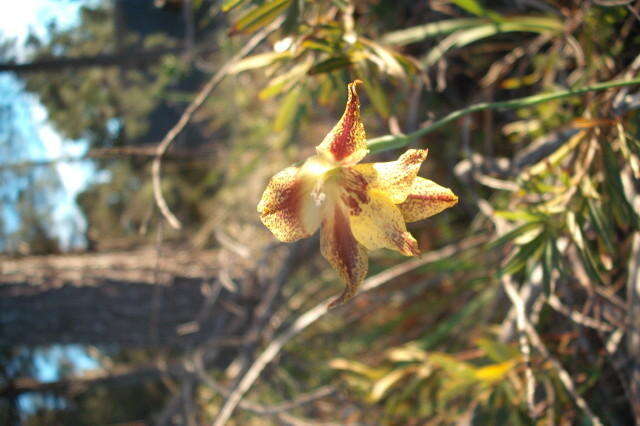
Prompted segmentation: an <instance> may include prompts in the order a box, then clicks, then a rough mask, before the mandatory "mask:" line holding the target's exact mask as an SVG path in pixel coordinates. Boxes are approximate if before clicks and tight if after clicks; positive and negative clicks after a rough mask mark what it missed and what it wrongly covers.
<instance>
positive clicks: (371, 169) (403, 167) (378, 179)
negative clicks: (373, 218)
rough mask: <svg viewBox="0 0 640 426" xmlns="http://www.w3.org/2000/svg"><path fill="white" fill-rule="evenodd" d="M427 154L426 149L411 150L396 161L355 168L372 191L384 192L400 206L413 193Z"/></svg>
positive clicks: (367, 164)
mask: <svg viewBox="0 0 640 426" xmlns="http://www.w3.org/2000/svg"><path fill="white" fill-rule="evenodd" d="M427 153H428V150H426V149H410V150H408V151H407V152H405V153H404V154H402V155H401V156H400V157H399V158H398V159H397V160H396V161H389V162H387V163H365V164H357V165H355V166H353V168H354V169H355V170H356V171H358V172H359V173H360V174H361V175H363V176H364V177H365V179H366V180H367V182H368V184H369V187H370V188H371V189H377V190H379V191H381V192H384V193H385V194H386V195H387V196H388V197H389V199H391V201H392V202H393V203H394V204H399V203H402V202H403V201H404V200H405V199H406V198H407V196H408V195H409V193H410V192H411V187H412V185H413V181H414V180H415V178H416V176H417V175H418V171H419V170H420V166H421V165H422V162H423V161H424V160H425V159H426V158H427Z"/></svg>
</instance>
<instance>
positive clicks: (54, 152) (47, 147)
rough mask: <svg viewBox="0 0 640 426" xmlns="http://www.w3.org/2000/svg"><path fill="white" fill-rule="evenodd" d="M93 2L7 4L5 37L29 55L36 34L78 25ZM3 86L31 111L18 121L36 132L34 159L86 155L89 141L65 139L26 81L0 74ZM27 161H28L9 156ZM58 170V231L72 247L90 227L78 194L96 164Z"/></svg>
mask: <svg viewBox="0 0 640 426" xmlns="http://www.w3.org/2000/svg"><path fill="white" fill-rule="evenodd" d="M91 2H93V0H91V1H78V0H75V1H69V0H18V1H15V2H12V3H11V6H10V7H5V8H3V11H2V13H0V38H2V39H6V38H12V39H16V40H17V46H18V51H17V56H18V58H20V59H24V58H25V54H26V52H25V50H24V49H21V48H20V46H21V45H22V44H23V42H24V40H26V38H27V36H28V35H29V33H30V32H32V33H35V34H37V35H39V36H41V37H44V36H46V27H47V25H48V24H49V23H51V22H52V21H55V22H56V24H57V26H58V27H59V28H65V27H69V26H72V25H74V24H75V23H76V22H77V21H78V16H79V10H80V7H81V6H82V5H83V4H87V3H91ZM0 84H2V85H3V86H4V88H5V90H7V89H8V90H9V91H10V92H15V93H17V99H15V100H12V101H11V102H12V103H14V107H18V108H20V109H21V110H25V111H26V112H25V113H24V114H21V117H22V118H21V122H20V123H16V124H17V127H18V128H19V129H20V131H21V133H23V134H25V135H27V134H28V135H31V136H30V137H29V146H28V147H27V149H26V150H25V152H28V153H29V157H30V158H29V159H31V160H41V159H56V158H60V157H65V156H81V155H82V154H84V153H85V152H86V150H87V144H86V143H85V142H83V141H70V140H65V139H63V138H62V137H61V136H60V135H59V134H58V133H57V132H56V131H55V129H54V128H53V127H52V126H51V125H50V123H49V122H48V118H47V111H46V109H45V108H44V107H43V106H42V105H41V104H40V103H39V101H38V99H37V98H36V97H35V96H34V95H31V94H28V93H26V92H25V91H24V90H23V89H22V87H23V86H22V83H21V82H20V80H18V79H17V78H16V77H15V76H13V75H7V74H5V75H3V76H0ZM6 160H8V161H9V162H10V161H11V160H13V161H16V160H23V159H5V161H6ZM56 172H57V174H58V176H59V178H60V181H61V183H62V186H63V191H60V192H59V193H58V194H56V195H55V199H54V200H53V201H54V210H53V212H52V216H53V220H54V224H55V226H54V229H53V232H54V234H55V235H56V236H57V237H58V238H59V240H60V242H61V244H62V247H65V248H72V247H73V245H74V241H73V236H74V235H77V231H78V230H79V231H82V230H84V229H85V228H86V221H85V219H84V217H83V216H82V214H81V213H80V210H79V209H78V207H77V205H76V203H75V197H76V195H77V194H78V193H79V192H81V191H82V190H83V189H84V188H86V186H87V184H88V183H89V182H90V181H91V179H92V176H93V175H94V173H95V170H94V168H93V166H92V164H91V163H90V162H68V163H59V164H58V165H56ZM8 222H9V223H8V225H9V226H11V225H14V226H15V220H11V219H9V221H8Z"/></svg>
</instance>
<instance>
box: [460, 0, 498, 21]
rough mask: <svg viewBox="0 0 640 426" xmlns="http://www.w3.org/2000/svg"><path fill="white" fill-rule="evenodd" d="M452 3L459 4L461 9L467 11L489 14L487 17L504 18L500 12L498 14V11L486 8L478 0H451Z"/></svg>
mask: <svg viewBox="0 0 640 426" xmlns="http://www.w3.org/2000/svg"><path fill="white" fill-rule="evenodd" d="M451 3H453V4H455V5H456V6H458V7H459V8H461V9H464V10H466V11H467V12H469V13H471V14H472V15H476V16H487V17H489V18H492V19H494V20H500V19H502V17H501V16H500V14H498V13H496V12H493V11H490V10H486V9H485V8H484V7H483V6H482V5H481V4H480V3H479V2H477V1H476V0H451Z"/></svg>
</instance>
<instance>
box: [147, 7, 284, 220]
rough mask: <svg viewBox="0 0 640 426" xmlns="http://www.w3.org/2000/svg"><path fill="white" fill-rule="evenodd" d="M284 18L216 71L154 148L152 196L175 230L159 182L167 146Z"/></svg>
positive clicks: (276, 21) (254, 37)
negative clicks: (214, 91)
mask: <svg viewBox="0 0 640 426" xmlns="http://www.w3.org/2000/svg"><path fill="white" fill-rule="evenodd" d="M283 19H284V18H279V19H276V20H275V21H274V22H273V23H272V24H271V25H269V26H267V27H265V28H264V29H263V30H262V31H260V32H258V33H257V34H256V35H254V36H253V37H252V38H251V39H249V41H247V43H246V44H245V45H244V46H243V47H242V49H240V51H239V52H238V53H237V54H236V55H234V56H233V57H232V58H231V59H230V60H229V61H227V62H226V63H225V64H224V65H223V66H222V68H220V69H219V70H218V72H217V73H215V74H214V75H213V77H211V79H210V80H209V81H208V82H207V84H205V85H204V87H203V88H202V90H200V92H199V93H198V95H197V96H196V98H195V99H194V100H193V102H191V104H190V105H189V106H188V107H187V109H186V110H185V111H184V113H183V114H182V116H181V117H180V120H178V122H177V123H176V124H175V126H173V128H171V130H169V132H167V134H166V135H165V137H164V138H163V139H162V141H161V142H160V143H159V144H158V146H157V148H156V155H155V158H154V159H153V164H152V165H151V174H152V179H153V195H154V197H155V200H156V204H157V205H158V208H159V209H160V212H161V213H162V215H163V216H164V218H165V219H166V220H167V222H169V224H170V225H171V226H172V227H173V228H175V229H180V228H181V227H182V224H181V223H180V221H179V220H178V218H177V217H176V216H175V215H174V214H173V213H172V212H171V210H170V209H169V206H168V205H167V202H166V200H165V199H164V196H163V195H162V186H161V182H160V167H161V165H162V156H163V155H164V153H165V152H166V151H167V149H168V148H169V145H171V143H172V142H173V141H174V140H175V138H176V137H177V136H178V134H180V132H182V130H183V129H184V128H185V127H186V125H187V123H188V122H189V121H190V120H191V117H192V116H193V114H194V113H195V112H196V111H197V110H198V109H199V108H200V107H201V106H202V104H203V103H204V101H205V100H206V99H207V97H208V96H209V95H210V94H211V92H212V91H213V89H215V88H216V87H217V86H218V84H220V82H221V81H222V80H223V79H224V78H225V77H226V76H227V73H228V72H229V70H230V69H231V67H233V65H235V63H236V62H238V61H239V60H240V59H242V58H244V57H245V56H246V55H248V54H249V52H251V51H252V50H253V49H254V48H256V47H257V46H258V45H259V44H260V43H261V42H262V41H263V40H264V39H265V38H266V37H267V36H268V35H269V34H271V33H272V32H273V31H275V30H276V29H277V28H278V27H279V26H280V25H281V24H282V21H283Z"/></svg>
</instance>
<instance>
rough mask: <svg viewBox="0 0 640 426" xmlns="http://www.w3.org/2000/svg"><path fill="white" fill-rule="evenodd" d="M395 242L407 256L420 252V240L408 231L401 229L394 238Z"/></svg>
mask: <svg viewBox="0 0 640 426" xmlns="http://www.w3.org/2000/svg"><path fill="white" fill-rule="evenodd" d="M394 243H395V244H396V246H397V247H398V250H399V251H400V253H402V254H404V255H405V256H417V255H419V254H420V248H419V247H418V242H417V241H416V239H415V238H413V236H411V234H410V233H408V232H401V231H399V232H398V234H397V236H396V237H395V238H394Z"/></svg>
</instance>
